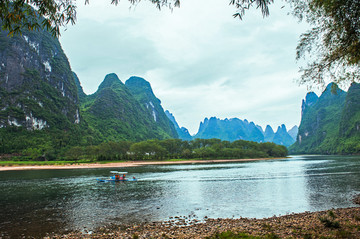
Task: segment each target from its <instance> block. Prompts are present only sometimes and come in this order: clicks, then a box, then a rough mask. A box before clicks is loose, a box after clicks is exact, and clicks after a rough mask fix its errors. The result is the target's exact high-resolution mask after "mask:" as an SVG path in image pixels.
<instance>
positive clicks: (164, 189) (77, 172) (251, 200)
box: [0, 156, 360, 237]
mask: <svg viewBox="0 0 360 239" xmlns="http://www.w3.org/2000/svg"><path fill="white" fill-rule="evenodd" d="M110 170H120V171H123V170H126V171H128V172H129V176H130V177H132V176H135V177H136V178H137V179H138V181H137V182H117V183H99V182H97V181H96V179H97V178H101V177H107V176H109V171H110ZM359 193H360V156H294V157H291V158H287V159H277V160H267V161H256V162H242V163H216V164H187V165H156V166H143V167H134V168H127V169H124V168H122V169H118V168H114V169H61V170H29V171H2V172H0V194H1V196H0V209H1V210H0V237H4V236H11V237H19V236H22V235H25V236H37V237H38V236H44V235H46V233H52V232H56V233H62V232H66V231H71V230H79V231H83V232H91V231H92V230H95V229H96V228H97V227H100V226H104V225H109V224H128V223H139V222H151V221H159V220H168V219H169V218H170V217H175V216H189V215H190V216H191V218H195V219H197V220H203V219H204V218H205V217H208V218H239V217H250V218H264V217H271V216H274V215H285V214H289V213H293V212H294V213H298V212H304V211H319V210H327V209H331V208H341V207H353V206H356V205H355V204H354V203H353V202H352V198H353V197H354V195H356V194H359Z"/></svg>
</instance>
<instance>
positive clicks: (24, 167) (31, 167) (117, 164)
mask: <svg viewBox="0 0 360 239" xmlns="http://www.w3.org/2000/svg"><path fill="white" fill-rule="evenodd" d="M271 159H279V158H257V159H213V160H181V161H177V160H176V161H170V160H168V161H127V162H115V163H114V162H111V163H103V162H102V163H100V162H99V163H81V164H61V165H14V166H1V167H0V171H8V170H37V169H84V168H126V167H138V166H145V165H167V164H198V163H225V162H251V161H261V160H271Z"/></svg>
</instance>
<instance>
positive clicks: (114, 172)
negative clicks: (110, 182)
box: [110, 171, 127, 174]
mask: <svg viewBox="0 0 360 239" xmlns="http://www.w3.org/2000/svg"><path fill="white" fill-rule="evenodd" d="M110 173H113V174H127V172H119V171H110Z"/></svg>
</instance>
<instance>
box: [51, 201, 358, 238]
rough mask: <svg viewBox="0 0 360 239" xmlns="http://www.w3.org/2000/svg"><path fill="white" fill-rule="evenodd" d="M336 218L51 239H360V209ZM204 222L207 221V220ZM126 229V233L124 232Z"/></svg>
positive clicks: (168, 224) (105, 231)
mask: <svg viewBox="0 0 360 239" xmlns="http://www.w3.org/2000/svg"><path fill="white" fill-rule="evenodd" d="M331 211H332V212H333V213H334V214H335V215H336V218H335V219H333V218H331V217H330V216H329V211H321V212H313V213H310V212H305V213H299V214H294V213H291V214H288V215H285V216H278V217H275V216H274V217H271V218H265V219H249V218H237V219H220V218H217V219H211V218H207V217H206V218H207V220H206V221H201V222H200V221H198V220H195V219H193V220H185V219H184V218H186V217H184V218H183V217H178V216H177V217H174V218H175V219H173V220H171V221H163V222H153V223H143V224H139V225H137V226H136V227H135V226H133V225H129V226H128V227H124V226H123V225H122V226H113V227H111V228H107V227H102V229H101V231H100V230H99V231H98V232H97V231H94V232H93V233H92V234H82V233H80V232H72V233H67V234H63V235H55V236H54V235H52V236H51V237H46V238H48V239H50V238H54V239H57V238H69V239H73V238H74V239H75V238H105V239H108V238H109V239H110V238H135V237H136V238H141V239H143V238H144V239H145V238H194V239H197V238H206V237H209V236H213V235H215V233H221V232H225V231H229V230H231V231H233V232H245V233H248V234H250V235H252V236H259V237H266V236H269V235H270V234H271V233H272V234H275V235H276V236H278V237H279V238H304V237H309V235H310V236H311V238H321V237H323V238H325V237H326V238H338V237H339V235H340V236H341V235H344V234H341V233H344V232H346V233H347V234H346V235H347V237H351V238H360V208H358V207H354V208H344V209H333V210H331ZM204 218H205V217H204ZM319 218H328V219H329V220H336V221H338V222H339V223H340V229H339V228H331V227H327V226H325V225H324V223H322V222H321V221H320V219H319ZM124 228H125V229H124Z"/></svg>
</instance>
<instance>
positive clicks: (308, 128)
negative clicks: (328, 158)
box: [289, 83, 360, 154]
mask: <svg viewBox="0 0 360 239" xmlns="http://www.w3.org/2000/svg"><path fill="white" fill-rule="evenodd" d="M359 88H360V87H359V84H358V83H353V84H352V85H351V86H350V88H349V90H348V92H344V91H342V90H341V89H339V88H338V87H337V86H336V85H334V84H329V85H328V86H327V88H326V89H325V90H324V92H323V93H322V94H321V96H320V97H317V96H316V95H315V94H314V93H308V95H307V96H306V99H305V100H304V101H303V105H302V118H301V123H300V127H299V133H298V136H297V141H296V143H295V144H294V145H292V146H291V147H290V149H289V150H290V152H291V153H321V154H339V153H341V154H358V153H360V140H359V139H360V105H359V103H360V102H359V97H360V90H359Z"/></svg>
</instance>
